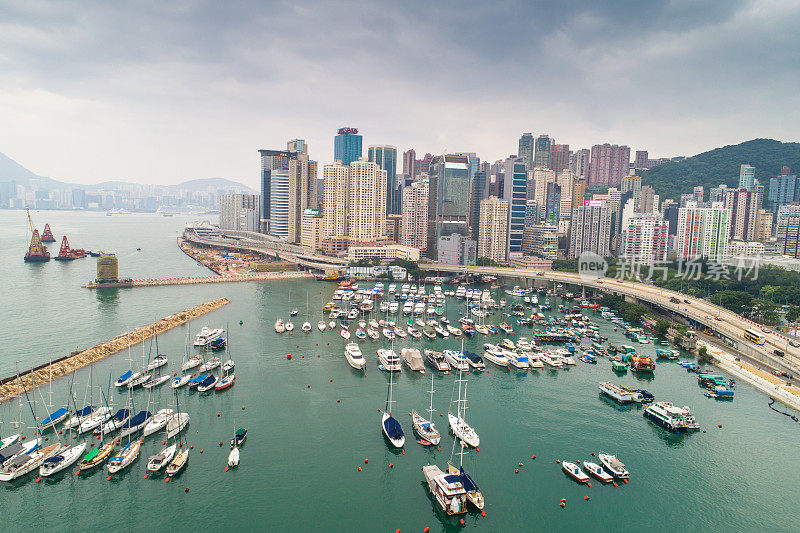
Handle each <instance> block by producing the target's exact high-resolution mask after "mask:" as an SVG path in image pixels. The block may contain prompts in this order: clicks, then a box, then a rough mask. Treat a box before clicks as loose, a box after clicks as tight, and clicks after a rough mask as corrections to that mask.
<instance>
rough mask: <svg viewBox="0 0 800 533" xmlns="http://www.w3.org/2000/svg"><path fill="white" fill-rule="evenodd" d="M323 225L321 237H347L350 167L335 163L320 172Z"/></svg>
mask: <svg viewBox="0 0 800 533" xmlns="http://www.w3.org/2000/svg"><path fill="white" fill-rule="evenodd" d="M322 176H323V178H322V179H323V190H324V193H323V198H324V204H325V207H324V209H323V216H324V225H323V232H322V236H323V238H325V237H347V235H348V230H347V213H348V211H349V203H350V190H349V189H348V179H349V177H350V167H348V166H345V165H342V164H341V163H340V162H339V161H335V162H334V163H333V164H332V165H325V167H324V168H323V170H322Z"/></svg>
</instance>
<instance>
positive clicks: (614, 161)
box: [588, 144, 631, 190]
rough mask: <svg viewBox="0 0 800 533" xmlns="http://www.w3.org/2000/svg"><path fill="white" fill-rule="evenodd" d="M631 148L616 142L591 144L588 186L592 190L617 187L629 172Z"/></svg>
mask: <svg viewBox="0 0 800 533" xmlns="http://www.w3.org/2000/svg"><path fill="white" fill-rule="evenodd" d="M630 164H631V149H630V148H628V147H627V146H618V145H616V144H613V145H612V144H596V145H594V146H592V157H591V162H590V164H589V181H588V187H589V189H592V190H600V189H606V188H608V187H618V186H619V185H620V184H621V183H622V178H623V176H627V175H628V174H629V173H630Z"/></svg>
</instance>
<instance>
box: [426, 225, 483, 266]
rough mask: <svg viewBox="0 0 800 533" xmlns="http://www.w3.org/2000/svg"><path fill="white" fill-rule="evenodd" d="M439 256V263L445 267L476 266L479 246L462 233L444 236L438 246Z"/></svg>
mask: <svg viewBox="0 0 800 533" xmlns="http://www.w3.org/2000/svg"><path fill="white" fill-rule="evenodd" d="M436 250H437V253H438V256H439V259H438V261H439V262H440V263H442V264H445V265H464V266H471V265H474V264H475V259H476V257H477V252H478V244H477V243H476V242H475V241H474V240H472V239H470V238H468V237H465V236H464V235H461V234H460V233H453V234H452V235H442V236H441V237H440V238H439V242H438V243H437V245H436Z"/></svg>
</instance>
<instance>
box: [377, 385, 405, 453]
mask: <svg viewBox="0 0 800 533" xmlns="http://www.w3.org/2000/svg"><path fill="white" fill-rule="evenodd" d="M393 385H394V372H389V389H388V390H387V392H386V408H385V409H384V410H383V414H382V415H381V429H382V430H383V434H384V435H386V438H387V439H389V442H390V443H391V444H392V446H394V447H395V448H402V447H403V445H404V444H405V443H406V437H405V434H404V433H403V428H402V427H401V426H400V422H398V421H397V420H396V419H395V418H394V417H393V416H392V404H393V403H394V400H393V399H392V388H393Z"/></svg>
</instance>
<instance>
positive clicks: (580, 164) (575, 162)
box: [570, 148, 592, 179]
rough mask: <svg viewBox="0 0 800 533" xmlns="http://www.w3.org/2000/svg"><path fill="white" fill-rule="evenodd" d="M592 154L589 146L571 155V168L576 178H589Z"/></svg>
mask: <svg viewBox="0 0 800 533" xmlns="http://www.w3.org/2000/svg"><path fill="white" fill-rule="evenodd" d="M591 159H592V156H591V152H589V149H588V148H581V149H580V150H578V151H577V152H575V153H574V154H572V157H570V170H571V171H572V174H573V175H574V176H575V177H576V178H583V179H589V163H590V162H591Z"/></svg>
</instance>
